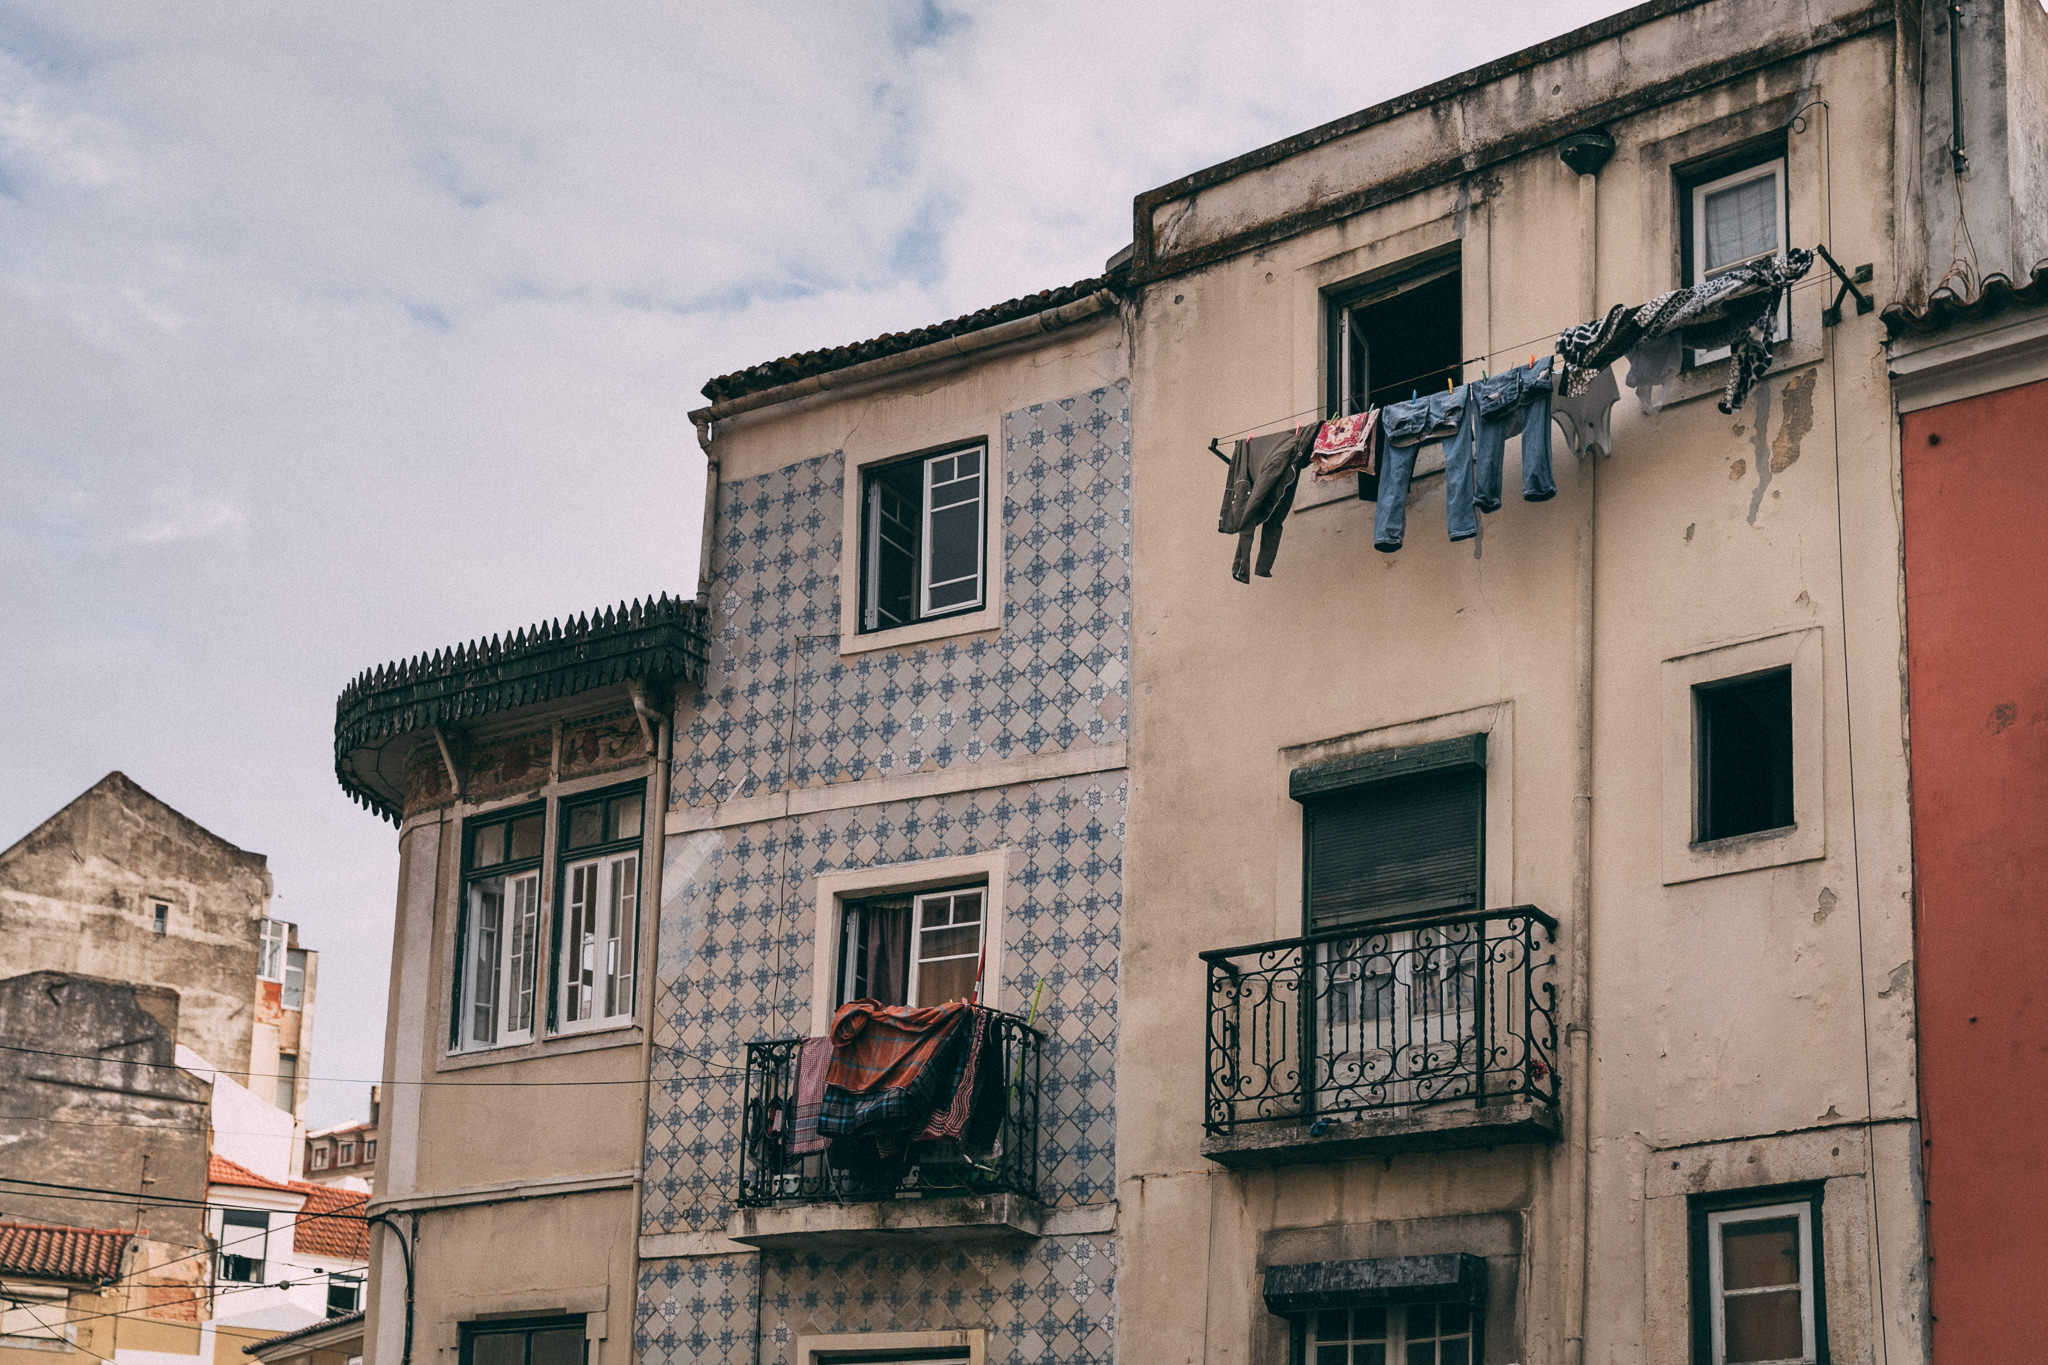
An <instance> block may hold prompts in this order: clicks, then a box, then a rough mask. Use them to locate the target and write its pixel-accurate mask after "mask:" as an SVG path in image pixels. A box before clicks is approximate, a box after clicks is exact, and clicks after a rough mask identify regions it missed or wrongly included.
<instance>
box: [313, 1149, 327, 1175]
mask: <svg viewBox="0 0 2048 1365" xmlns="http://www.w3.org/2000/svg"><path fill="white" fill-rule="evenodd" d="M313 1169H314V1170H316V1171H324V1170H326V1169H327V1144H326V1143H324V1142H321V1143H316V1144H315V1145H314V1147H313Z"/></svg>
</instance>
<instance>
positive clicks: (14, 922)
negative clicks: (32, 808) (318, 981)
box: [0, 772, 310, 1074]
mask: <svg viewBox="0 0 2048 1365" xmlns="http://www.w3.org/2000/svg"><path fill="white" fill-rule="evenodd" d="M270 891H271V884H270V872H269V870H268V868H267V866H266V864H265V860H264V857H263V855H262V854H260V853H249V852H246V851H244V850H242V849H239V848H236V847H235V846H234V845H233V844H230V843H228V842H227V841H226V840H225V839H222V838H220V837H219V836H217V835H215V834H212V833H210V832H208V831H207V830H205V829H203V828H201V827H200V826H199V825H198V824H196V823H195V822H194V821H192V820H190V819H188V818H186V817H185V816H183V815H181V814H179V813H178V812H177V811H175V810H172V809H171V808H170V807H169V806H167V805H165V804H164V803H163V802H161V801H159V800H157V798H155V797H154V796H151V795H150V794H149V793H148V792H146V791H144V790H143V789H142V788H140V787H138V786H137V785H135V783H134V782H133V781H131V780H130V779H129V778H128V777H127V776H126V775H125V774H122V773H118V772H115V773H109V774H107V775H106V776H105V777H104V778H101V779H100V780H99V781H98V782H96V783H94V784H93V785H92V787H91V788H89V789H88V790H87V791H86V792H85V793H84V794H82V795H81V796H79V797H78V798H77V799H76V800H74V801H72V802H71V803H70V804H69V805H67V806H65V807H64V808H63V809H62V810H60V811H58V812H57V813H56V814H55V815H53V816H51V817H50V818H49V819H48V820H45V821H44V822H43V823H42V824H41V825H38V826H37V827H36V828H35V829H34V830H32V831H30V832H29V833H28V834H27V835H25V836H24V837H23V838H22V839H20V840H19V841H18V842H17V843H15V844H14V845H13V846H12V847H11V848H9V849H7V850H6V851H5V852H0V974H8V975H11V974H15V973H20V972H28V971H38V970H50V971H61V972H73V973H77V974H79V975H84V976H97V977H103V978H106V979H108V980H113V981H133V982H136V983H138V984H142V985H155V986H167V987H169V988H171V989H172V990H175V991H176V992H177V993H178V998H179V1027H180V1029H181V1030H182V1032H181V1033H180V1035H179V1038H178V1041H180V1042H182V1043H184V1044H185V1045H186V1046H187V1047H190V1048H191V1049H193V1050H194V1051H195V1052H198V1053H199V1054H200V1055H201V1056H204V1057H205V1058H206V1059H207V1060H208V1061H210V1062H212V1063H213V1064H214V1065H216V1066H219V1067H221V1068H223V1069H226V1070H233V1071H241V1070H243V1069H245V1068H249V1067H250V1066H251V1064H252V1060H258V1059H255V1058H254V1057H253V1054H252V1048H253V1046H254V1042H255V1023H256V1018H255V1000H256V995H257V991H258V983H257V981H256V950H257V936H258V934H259V932H260V926H261V924H262V921H263V918H264V916H265V915H266V914H267V913H268V906H269V903H270ZM157 900H161V901H165V902H168V904H169V905H170V915H169V918H168V922H167V926H166V931H165V932H164V933H162V934H158V933H157V932H156V930H155V925H154V922H153V917H152V914H151V903H152V901H157ZM309 988H310V982H309ZM309 995H310V989H309ZM275 1055H276V1049H275V1047H274V1046H273V1047H272V1049H271V1050H270V1052H269V1054H268V1057H272V1058H274V1057H275ZM265 1069H267V1070H269V1071H270V1072H271V1073H272V1074H274V1073H275V1068H274V1067H269V1066H266V1068H265Z"/></svg>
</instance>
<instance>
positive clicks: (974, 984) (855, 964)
mask: <svg viewBox="0 0 2048 1365" xmlns="http://www.w3.org/2000/svg"><path fill="white" fill-rule="evenodd" d="M987 922H988V888H987V887H986V886H985V885H979V884H977V885H973V886H956V887H951V888H948V889H945V890H939V891H919V892H916V893H910V892H904V893H900V894H895V895H883V896H868V897H865V898H863V899H860V900H849V901H847V902H846V903H845V906H844V909H843V912H842V915H841V919H840V930H839V1003H840V1004H842V1005H843V1004H845V1003H846V1002H847V1001H849V1000H878V1001H880V1002H881V1003H882V1004H884V1005H915V1006H925V1005H941V1004H944V1003H945V1002H946V1001H948V1000H968V999H975V998H978V994H979V991H980V989H981V979H982V973H983V969H984V967H985V965H986V961H985V958H984V954H983V949H984V946H985V943H986V938H985V934H984V930H985V929H986V927H987Z"/></svg>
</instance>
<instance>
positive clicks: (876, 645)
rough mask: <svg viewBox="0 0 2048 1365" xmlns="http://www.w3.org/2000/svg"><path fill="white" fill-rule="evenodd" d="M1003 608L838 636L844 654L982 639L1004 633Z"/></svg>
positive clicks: (844, 632) (995, 606)
mask: <svg viewBox="0 0 2048 1365" xmlns="http://www.w3.org/2000/svg"><path fill="white" fill-rule="evenodd" d="M1002 625H1003V607H1002V603H1001V602H1000V601H997V602H991V603H990V604H989V605H988V606H985V607H979V608H977V609H975V610H974V611H963V612H961V613H960V614H959V615H958V616H939V617H934V618H933V619H932V620H929V621H914V622H912V623H911V624H910V625H907V626H893V627H891V628H890V629H888V630H874V631H869V632H868V633H867V634H865V635H863V634H860V633H858V632H856V631H851V630H842V631H840V633H839V652H840V653H841V654H866V653H869V652H870V651H872V650H877V649H897V648H901V647H902V646H904V645H921V644H925V643H927V642H928V641H931V640H950V639H953V638H955V637H957V636H961V635H980V634H982V633H984V632H988V631H996V630H1000V629H1002Z"/></svg>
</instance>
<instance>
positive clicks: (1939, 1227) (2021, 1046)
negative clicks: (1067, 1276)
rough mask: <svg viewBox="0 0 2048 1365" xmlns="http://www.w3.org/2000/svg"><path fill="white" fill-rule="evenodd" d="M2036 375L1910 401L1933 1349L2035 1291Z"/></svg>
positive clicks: (2043, 1214) (1987, 1323)
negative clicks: (1971, 394)
mask: <svg viewBox="0 0 2048 1365" xmlns="http://www.w3.org/2000/svg"><path fill="white" fill-rule="evenodd" d="M2044 431H2048V381H2039V382H2035V383H2031V384H2026V385H2023V386H2020V387H2015V388H2008V389H2003V390H1999V391H1996V392H1992V393H1987V394H1984V395H1982V396H1979V397H1975V398H1968V399H1964V400H1962V401H1959V402H1952V403H1947V404H1943V405H1941V406H1937V407H1929V408H1924V409H1921V410H1919V411H1915V412H1909V413H1908V414H1907V415H1906V417H1905V420H1904V431H1903V435H1902V442H1901V445H1902V450H1903V454H1904V464H1905V483H1904V493H1905V526H1906V560H1905V564H1906V603H1907V621H1908V625H1909V627H1910V633H1909V636H1908V639H1909V642H1910V650H1909V655H1908V662H1909V666H1910V671H1911V683H1912V699H1913V711H1912V716H1913V855H1914V866H1915V876H1916V879H1917V899H1918V911H1917V913H1918V932H1917V935H1916V952H1915V960H1916V971H1917V991H1918V999H1919V1021H1920V1059H1921V1064H1920V1092H1921V1095H1922V1097H1923V1101H1924V1103H1925V1105H1926V1135H1927V1200H1928V1205H1927V1208H1928V1213H1927V1219H1928V1250H1929V1252H1930V1254H1931V1256H1932V1258H1933V1270H1932V1280H1933V1304H1932V1308H1933V1318H1934V1350H1935V1358H1936V1359H1937V1360H1938V1361H1942V1362H1948V1361H1956V1362H1967V1361H1973V1360H2018V1359H2022V1358H2024V1357H2026V1356H2027V1355H2029V1354H2031V1353H2032V1352H2033V1351H2034V1350H2035V1346H2034V1343H2035V1342H2036V1341H2038V1340H2039V1339H2040V1335H2041V1332H2042V1330H2043V1328H2044V1326H2048V1321H2044V1318H2043V1311H2042V1309H2041V1307H2040V1305H2041V1304H2043V1303H2044V1302H2048V1184H2044V1182H2043V1180H2042V1152H2043V1151H2044V1149H2048V1095H2044V1094H2043V1092H2042V1088H2041V1087H2040V1086H2039V1085H2038V1084H2035V1083H2034V1082H2035V1081H2037V1080H2038V1079H2039V1077H2040V1076H2041V1075H2042V1072H2043V1053H2044V1044H2043V1041H2042V1040H2043V1038H2044V1037H2048V1002H2044V1001H2043V999H2042V995H2041V989H2040V983H2041V981H2042V979H2043V977H2044V975H2048V931H2044V929H2043V927H2042V924H2041V917H2040V907H2041V905H2042V903H2043V897H2044V896H2048V803H2044V800H2043V795H2042V782H2041V775H2042V773H2043V772H2044V771H2048V637H2044V635H2043V633H2042V632H2041V631H2040V630H2038V629H2036V628H2035V623H2038V622H2040V621H2042V620H2044V619H2048V569H2044V566H2043V564H2042V562H2041V557H2040V555H2039V554H2038V553H2036V550H2037V548H2038V546H2039V543H2040V527H2041V525H2042V520H2043V517H2044V515H2048V505H2044V499H2043V497H2042V496H2041V493H2040V490H2039V487H2038V484H2037V481H2036V480H2035V478H2034V474H2035V472H2036V471H2037V470H2038V468H2039V466H2040V463H2041V461H2042V459H2043V458H2044V456H2048V439H2044V437H2043V435H2042V433H2043V432H2044Z"/></svg>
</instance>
